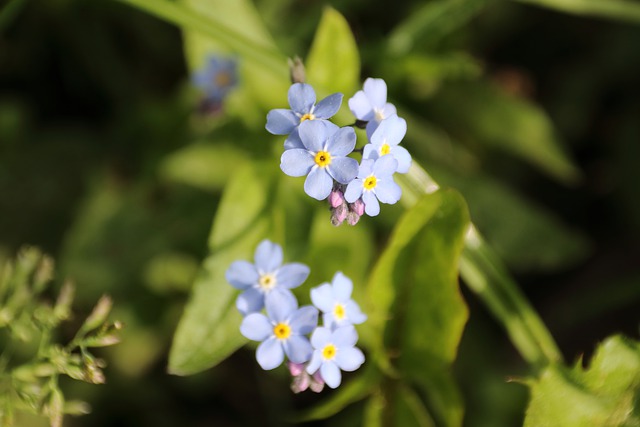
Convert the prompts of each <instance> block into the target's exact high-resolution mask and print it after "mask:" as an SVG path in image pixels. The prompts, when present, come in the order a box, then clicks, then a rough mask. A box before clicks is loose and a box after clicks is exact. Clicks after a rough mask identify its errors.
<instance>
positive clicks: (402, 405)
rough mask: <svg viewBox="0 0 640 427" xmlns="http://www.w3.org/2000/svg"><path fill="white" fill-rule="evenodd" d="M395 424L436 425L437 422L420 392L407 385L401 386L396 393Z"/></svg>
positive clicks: (425, 426) (416, 426)
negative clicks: (430, 413)
mask: <svg viewBox="0 0 640 427" xmlns="http://www.w3.org/2000/svg"><path fill="white" fill-rule="evenodd" d="M395 415H396V419H395V424H394V425H397V426H403V427H412V426H415V427H435V425H436V424H435V423H434V421H433V419H432V418H431V415H429V411H428V410H427V408H425V406H424V403H422V400H421V399H420V397H419V396H418V394H417V393H416V392H415V391H414V390H412V389H411V388H409V387H407V386H403V385H401V386H399V387H398V393H397V394H396V407H395Z"/></svg>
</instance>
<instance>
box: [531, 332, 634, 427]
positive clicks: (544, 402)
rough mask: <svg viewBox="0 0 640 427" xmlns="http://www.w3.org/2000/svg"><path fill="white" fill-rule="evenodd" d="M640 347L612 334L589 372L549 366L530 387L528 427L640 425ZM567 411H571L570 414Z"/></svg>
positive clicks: (630, 426)
mask: <svg viewBox="0 0 640 427" xmlns="http://www.w3.org/2000/svg"><path fill="white" fill-rule="evenodd" d="M639 403H640V343H638V342H636V341H631V340H628V339H625V338H623V337H621V336H613V337H610V338H608V339H607V340H605V341H604V342H603V343H602V344H601V345H600V346H599V347H598V348H597V349H596V352H595V354H594V356H593V358H592V359H591V364H590V366H589V367H588V368H587V369H584V368H583V367H582V361H578V363H577V364H576V366H575V367H574V368H573V369H568V368H566V367H563V366H559V365H556V366H550V367H548V368H547V369H546V370H545V371H544V372H543V373H542V375H541V376H540V378H539V379H537V380H535V381H533V382H532V383H531V402H530V404H529V407H528V408H527V415H526V418H525V422H524V425H525V427H533V426H542V425H544V426H548V427H556V426H557V427H582V426H590V427H591V426H592V427H606V426H625V427H627V426H628V427H632V426H639V425H640V407H639ZM568 408H570V409H569V410H568Z"/></svg>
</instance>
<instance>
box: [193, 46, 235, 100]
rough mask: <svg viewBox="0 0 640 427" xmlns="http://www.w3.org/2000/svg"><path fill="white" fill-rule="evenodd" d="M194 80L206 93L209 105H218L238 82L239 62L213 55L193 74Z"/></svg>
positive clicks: (205, 96)
mask: <svg viewBox="0 0 640 427" xmlns="http://www.w3.org/2000/svg"><path fill="white" fill-rule="evenodd" d="M192 82H193V84H194V85H195V86H196V87H197V88H199V89H200V90H201V91H202V92H203V93H204V102H205V103H206V104H207V105H209V106H211V107H215V106H218V105H219V104H220V103H221V102H222V100H223V99H224V98H225V97H226V96H227V94H228V93H229V91H231V89H233V88H234V87H235V86H236V85H237V84H238V72H237V62H236V60H235V59H227V58H224V57H222V56H219V55H211V56H210V57H209V58H208V59H207V61H206V63H205V65H204V67H203V68H202V69H201V70H199V71H197V72H196V73H195V74H194V75H193V77H192Z"/></svg>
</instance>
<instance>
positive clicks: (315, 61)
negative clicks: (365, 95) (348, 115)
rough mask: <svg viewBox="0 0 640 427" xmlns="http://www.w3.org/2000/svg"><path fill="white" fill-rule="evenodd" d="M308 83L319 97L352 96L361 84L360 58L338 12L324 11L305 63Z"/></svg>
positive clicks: (328, 8)
mask: <svg viewBox="0 0 640 427" xmlns="http://www.w3.org/2000/svg"><path fill="white" fill-rule="evenodd" d="M305 65H306V69H307V80H308V82H309V83H310V84H311V85H313V86H314V88H318V89H319V92H320V93H321V94H324V95H327V94H328V93H329V92H331V93H333V92H342V93H343V94H345V96H347V97H349V96H351V95H352V94H353V93H354V92H355V91H356V89H357V87H358V85H359V80H360V54H359V52H358V46H357V45H356V41H355V39H354V37H353V33H352V32H351V29H350V28H349V24H348V23H347V21H346V20H345V19H344V17H343V16H342V15H341V14H340V12H338V11H337V10H335V9H333V8H331V7H327V8H325V10H324V13H323V14H322V18H321V20H320V24H319V25H318V29H317V30H316V35H315V37H314V39H313V44H312V45H311V51H310V52H309V55H308V56H307V60H306V64H305Z"/></svg>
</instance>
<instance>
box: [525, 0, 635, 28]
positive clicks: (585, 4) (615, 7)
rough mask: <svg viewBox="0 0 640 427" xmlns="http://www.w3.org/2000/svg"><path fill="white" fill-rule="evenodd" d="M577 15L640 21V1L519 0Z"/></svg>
mask: <svg viewBox="0 0 640 427" xmlns="http://www.w3.org/2000/svg"><path fill="white" fill-rule="evenodd" d="M517 1H519V2H522V3H529V4H533V5H536V6H542V7H548V8H550V9H557V10H560V11H562V12H568V13H574V14H576V15H589V16H598V17H601V18H609V19H616V20H620V21H628V22H634V23H640V3H638V2H637V1H629V0H517Z"/></svg>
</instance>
